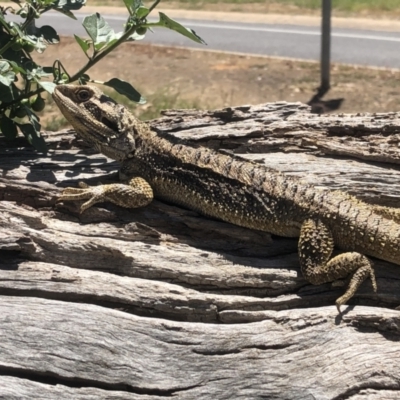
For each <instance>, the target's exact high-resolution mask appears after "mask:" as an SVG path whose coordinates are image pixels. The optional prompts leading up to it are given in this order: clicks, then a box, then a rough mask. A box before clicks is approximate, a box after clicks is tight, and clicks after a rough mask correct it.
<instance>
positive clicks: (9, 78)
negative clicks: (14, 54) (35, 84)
mask: <svg viewBox="0 0 400 400" xmlns="http://www.w3.org/2000/svg"><path fill="white" fill-rule="evenodd" d="M14 80H15V73H14V72H13V71H8V72H6V73H5V74H1V75H0V82H1V83H2V84H3V85H6V86H11V85H12V84H13V83H14Z"/></svg>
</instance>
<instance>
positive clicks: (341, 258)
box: [299, 219, 377, 312]
mask: <svg viewBox="0 0 400 400" xmlns="http://www.w3.org/2000/svg"><path fill="white" fill-rule="evenodd" d="M333 247H334V241H333V237H332V233H331V231H330V230H329V229H328V227H327V226H326V225H325V224H324V223H323V222H321V221H319V220H316V221H315V220H312V219H308V220H306V221H304V223H303V225H302V227H301V230H300V238H299V258H300V266H301V272H302V273H303V276H304V277H305V278H306V279H307V280H308V281H309V282H310V283H312V284H313V285H320V284H322V283H326V282H333V281H336V280H338V279H342V278H345V277H347V276H348V275H349V274H351V273H353V275H352V276H351V279H350V283H349V285H348V287H347V290H346V292H345V293H344V295H343V296H341V297H339V298H338V299H337V300H336V306H337V308H338V310H339V312H340V306H341V305H343V304H345V303H346V302H347V301H348V300H349V299H350V298H351V297H353V295H354V294H355V292H356V291H357V289H358V288H359V287H360V285H361V284H362V283H363V282H364V280H365V279H366V278H368V277H370V278H371V281H372V287H373V289H374V291H375V292H376V290H377V286H376V280H375V274H374V270H373V268H372V263H371V261H370V260H369V259H368V258H367V257H365V256H364V255H362V254H360V253H357V252H347V253H343V254H339V255H338V256H336V257H333V258H332V259H330V258H331V255H332V251H333Z"/></svg>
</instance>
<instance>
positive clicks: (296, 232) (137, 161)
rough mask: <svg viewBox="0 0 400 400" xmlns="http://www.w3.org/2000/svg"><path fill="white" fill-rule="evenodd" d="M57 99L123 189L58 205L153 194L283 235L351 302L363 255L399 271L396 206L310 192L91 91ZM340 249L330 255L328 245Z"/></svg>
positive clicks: (70, 193)
mask: <svg viewBox="0 0 400 400" xmlns="http://www.w3.org/2000/svg"><path fill="white" fill-rule="evenodd" d="M53 97H54V100H55V101H56V103H57V105H58V106H59V108H60V110H61V111H62V113H63V114H64V116H65V117H66V118H67V120H68V121H69V122H70V123H71V125H72V126H73V127H74V128H75V130H76V132H77V134H78V135H80V136H81V137H82V138H83V139H84V140H85V141H87V142H89V143H91V144H92V145H93V146H95V147H96V148H97V149H98V150H99V151H101V152H102V153H103V154H105V155H107V156H109V157H110V158H113V159H115V160H118V161H120V162H121V164H122V165H121V176H123V177H125V178H126V182H125V183H119V184H112V185H103V186H100V187H94V188H89V187H87V186H85V185H81V188H80V189H74V188H67V189H65V190H64V192H63V195H62V196H61V200H81V199H86V200H87V202H86V203H85V204H84V205H83V206H82V211H83V210H84V209H86V208H88V207H90V206H92V205H93V204H95V203H97V202H101V201H106V200H107V201H111V202H113V203H115V204H118V205H120V206H122V207H132V208H134V207H141V206H144V205H146V204H148V203H149V202H150V201H151V200H152V198H153V195H154V196H155V197H156V198H159V199H161V200H168V201H169V202H173V203H175V204H177V205H182V206H185V207H188V208H191V209H193V210H196V211H198V212H200V213H203V214H204V215H208V216H212V217H216V218H219V219H222V220H224V221H227V222H230V223H233V224H236V225H240V226H244V227H248V228H252V229H257V230H262V231H267V232H271V233H274V234H277V235H281V236H288V237H295V236H299V237H300V238H299V260H300V265H301V269H302V272H303V275H304V277H305V278H306V279H307V280H308V281H309V282H311V283H312V284H321V283H324V282H331V281H335V280H337V279H342V278H345V277H347V276H348V275H349V274H350V275H351V279H350V284H349V286H348V288H347V291H346V293H345V294H344V295H343V296H342V297H340V298H339V299H338V300H337V301H336V304H337V306H338V308H339V307H340V305H342V304H344V303H345V302H347V300H348V299H349V298H351V297H352V296H353V295H354V293H355V292H356V290H357V289H358V287H359V286H360V285H361V283H362V282H363V281H364V280H365V279H366V278H367V277H370V278H371V280H372V284H373V288H374V290H376V282H375V276H374V271H373V269H372V264H371V262H370V261H369V259H368V258H367V257H365V255H370V256H374V257H378V258H381V259H383V260H387V261H391V262H394V263H396V264H399V265H400V224H399V221H400V210H398V209H393V208H387V207H380V206H371V205H368V204H366V203H364V202H362V201H360V200H358V199H356V198H355V197H353V196H350V195H349V194H347V193H345V192H341V191H329V190H321V189H317V188H315V187H313V186H311V185H305V184H302V183H301V182H300V181H299V180H297V179H294V178H291V177H288V176H286V175H284V174H282V173H280V172H278V171H276V170H273V169H270V168H266V167H263V166H261V165H258V164H256V163H252V162H249V161H245V160H243V159H241V158H240V157H234V156H228V155H226V154H222V153H218V152H215V151H212V150H209V149H207V148H203V147H199V146H196V145H192V144H189V143H187V142H184V141H181V140H178V139H176V138H174V137H173V136H171V135H168V134H159V133H156V132H154V131H152V130H151V129H150V128H149V127H148V125H147V124H145V123H143V122H141V121H139V120H137V119H136V118H135V117H134V116H133V115H132V114H131V113H130V112H129V111H128V110H127V109H126V108H125V107H124V106H122V105H119V104H117V103H115V102H114V101H113V100H112V99H110V98H109V97H107V96H105V95H104V94H103V93H102V92H101V91H100V90H99V89H97V88H95V87H90V86H74V85H63V86H57V87H56V89H55V91H54V94H53ZM334 245H336V246H337V247H339V248H341V249H343V250H345V251H346V252H345V253H343V254H340V255H338V256H336V257H333V258H331V254H332V250H333V246H334Z"/></svg>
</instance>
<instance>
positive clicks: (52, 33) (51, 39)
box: [39, 25, 60, 44]
mask: <svg viewBox="0 0 400 400" xmlns="http://www.w3.org/2000/svg"><path fill="white" fill-rule="evenodd" d="M39 33H40V34H41V35H42V36H43V38H44V40H46V42H48V43H50V44H56V43H59V42H60V36H58V34H57V32H56V30H55V29H54V28H53V27H51V26H50V25H44V26H42V27H40V28H39Z"/></svg>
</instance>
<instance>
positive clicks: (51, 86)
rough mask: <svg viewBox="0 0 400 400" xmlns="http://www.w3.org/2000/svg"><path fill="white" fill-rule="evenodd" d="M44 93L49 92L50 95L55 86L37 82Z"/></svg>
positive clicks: (49, 83)
mask: <svg viewBox="0 0 400 400" xmlns="http://www.w3.org/2000/svg"><path fill="white" fill-rule="evenodd" d="M37 83H38V84H39V85H40V86H41V87H42V88H43V89H44V90H45V91H46V92H49V93H50V94H53V92H54V88H55V87H56V86H57V85H56V84H55V83H53V82H42V81H38V82H37Z"/></svg>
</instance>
